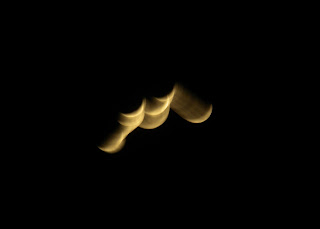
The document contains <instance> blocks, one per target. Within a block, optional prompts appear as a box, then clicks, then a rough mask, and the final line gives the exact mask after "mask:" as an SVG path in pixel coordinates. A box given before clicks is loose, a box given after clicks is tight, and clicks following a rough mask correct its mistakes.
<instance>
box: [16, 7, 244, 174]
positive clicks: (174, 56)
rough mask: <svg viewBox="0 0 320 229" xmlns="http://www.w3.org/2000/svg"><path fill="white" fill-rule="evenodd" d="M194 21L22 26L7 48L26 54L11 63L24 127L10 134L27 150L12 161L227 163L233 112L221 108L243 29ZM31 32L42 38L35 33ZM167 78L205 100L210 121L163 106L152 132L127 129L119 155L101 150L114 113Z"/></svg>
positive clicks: (154, 92)
mask: <svg viewBox="0 0 320 229" xmlns="http://www.w3.org/2000/svg"><path fill="white" fill-rule="evenodd" d="M220 16H223V14H222V13H221V14H220ZM193 19H195V17H194V18H193ZM193 19H190V20H187V21H181V20H180V22H179V20H176V23H171V22H170V21H167V22H166V23H164V22H162V23H159V22H158V24H154V23H151V22H150V23H149V22H148V20H144V22H145V23H137V24H134V23H133V22H131V21H125V22H121V23H120V22H118V26H115V24H112V23H111V24H112V25H114V26H111V24H110V23H109V24H110V27H108V29H105V30H102V29H101V23H100V24H99V23H89V24H88V23H87V24H86V23H83V24H81V23H78V24H77V23H75V24H69V23H66V22H63V23H62V22H60V23H61V24H60V25H61V26H60V27H59V26H58V27H57V26H53V24H54V25H57V23H59V21H55V22H54V23H53V24H52V22H43V23H44V24H41V22H39V23H40V25H39V26H40V27H41V30H40V29H39V28H40V27H39V26H38V27H37V26H35V28H31V27H30V28H29V29H28V30H26V31H24V32H23V34H24V37H25V38H26V40H25V42H24V43H23V44H22V45H21V46H18V43H17V46H15V47H16V49H17V50H18V51H21V52H22V53H24V54H26V53H31V55H27V56H26V55H24V56H21V57H19V58H21V60H24V61H22V64H21V65H19V68H16V69H18V70H17V72H19V74H21V73H23V74H25V73H26V72H27V73H28V75H30V77H27V78H24V79H22V81H19V84H18V85H17V88H16V90H17V91H19V90H20V89H21V91H25V93H24V95H26V96H23V95H21V98H20V99H21V101H22V102H21V101H20V102H21V103H22V104H23V108H25V110H28V111H29V112H28V113H26V114H24V116H23V117H20V118H19V120H20V122H21V123H23V124H21V126H23V127H24V126H25V127H24V128H21V129H22V130H21V133H20V132H19V136H24V138H22V140H21V139H20V138H18V137H17V140H16V141H17V142H19V141H26V144H28V145H31V146H30V147H29V148H30V149H31V150H32V153H31V154H29V155H25V154H23V153H22V152H19V153H18V154H20V153H21V154H22V155H23V156H22V159H21V160H22V161H23V160H24V159H23V158H25V159H26V160H31V161H35V162H39V163H37V164H38V165H41V166H43V167H44V168H45V167H51V166H53V167H55V166H57V168H58V167H60V168H65V169H68V168H70V169H71V170H72V169H80V170H81V169H86V168H94V169H96V168H102V169H103V168H106V167H108V166H113V165H114V164H117V163H120V164H121V165H130V166H135V165H136V166H138V167H139V166H142V165H150V167H152V166H155V167H157V166H173V167H174V166H187V165H190V164H193V163H198V166H199V168H200V167H201V168H206V167H210V166H211V163H213V164H216V165H217V166H218V165H220V166H221V165H226V164H227V160H226V158H227V157H228V155H227V154H225V149H226V147H227V148H228V147H230V144H233V143H230V140H229V139H230V137H227V136H228V134H230V131H229V129H230V128H231V126H232V124H230V123H232V122H233V121H230V120H227V119H226V114H228V115H229V116H230V115H231V117H232V118H233V119H234V117H235V115H236V114H235V112H234V113H232V114H231V113H230V112H225V108H227V107H229V108H230V106H231V105H230V104H228V102H229V101H230V97H231V96H230V95H229V93H228V92H227V91H228V90H230V87H231V86H229V85H234V84H235V82H237V81H233V79H234V78H236V77H237V74H238V72H239V71H241V69H242V68H244V67H243V63H244V62H243V61H239V60H241V58H242V60H243V58H245V57H244V55H242V54H243V53H244V52H242V51H243V49H244V46H242V45H239V43H241V42H240V41H241V39H242V38H241V37H242V35H241V34H243V33H244V32H243V31H244V30H243V29H242V27H241V26H239V25H237V22H236V20H234V19H235V18H230V17H226V16H223V17H218V16H216V15H213V16H212V17H211V16H210V14H208V15H202V16H201V17H197V20H193ZM216 19H217V20H216ZM92 20H93V22H98V20H96V19H94V18H93V19H92ZM95 20H96V21H95ZM67 22H68V21H67ZM132 23H133V24H132ZM80 24H81V26H80ZM109 24H108V25H109ZM122 24H124V25H126V29H125V28H124V27H121V26H120V25H122ZM160 25H166V26H160ZM111 27H112V28H111ZM26 34H27V35H26ZM36 34H40V35H41V36H40V35H39V36H36V39H34V37H35V35H36ZM236 36H237V39H235V37H236ZM26 44H28V45H26ZM176 81H179V82H181V83H182V84H184V85H186V86H187V87H188V88H189V89H190V90H191V91H193V92H194V93H196V94H197V95H199V96H200V97H201V98H203V99H204V100H206V101H207V102H210V103H212V105H213V112H212V115H211V117H210V118H209V120H207V121H206V122H204V123H202V124H191V123H188V122H187V121H185V120H183V119H182V118H180V117H179V116H177V115H176V114H175V113H174V112H172V111H171V112H170V115H169V118H168V120H167V121H166V122H165V123H164V124H163V125H162V126H160V127H159V128H157V129H154V130H143V129H139V128H138V129H136V130H135V131H134V132H132V133H131V134H130V135H129V136H128V138H127V143H126V145H125V147H124V149H123V150H122V151H121V152H119V153H117V154H115V155H108V154H106V153H104V152H102V151H100V150H99V149H98V148H97V144H98V142H99V141H100V140H101V139H102V138H103V137H104V136H105V135H106V134H107V133H109V131H110V129H112V126H113V125H114V123H115V122H116V115H117V114H118V112H120V111H130V110H132V109H134V108H135V106H136V104H138V103H139V101H141V98H142V97H145V96H159V95H164V94H165V93H167V92H168V91H169V90H170V87H172V85H173V84H174V82H176ZM25 85H30V86H29V87H25ZM226 85H228V86H226ZM21 91H19V92H21ZM30 129H31V130H32V131H31V133H30V132H28V131H29V130H30ZM29 138H31V139H32V140H29ZM23 139H28V140H23ZM234 147H235V145H234V144H233V145H232V147H231V149H232V150H234V149H235V148H234ZM229 153H230V150H229ZM233 153H234V152H232V155H233ZM236 159H237V157H236V158H235V159H233V160H236ZM229 168H230V167H229Z"/></svg>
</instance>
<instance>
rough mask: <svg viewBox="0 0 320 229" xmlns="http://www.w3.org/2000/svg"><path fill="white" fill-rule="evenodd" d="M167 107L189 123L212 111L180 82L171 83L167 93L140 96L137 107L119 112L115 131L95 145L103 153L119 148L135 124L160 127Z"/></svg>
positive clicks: (204, 119)
mask: <svg viewBox="0 0 320 229" xmlns="http://www.w3.org/2000/svg"><path fill="white" fill-rule="evenodd" d="M170 108H171V109H172V110H173V111H174V112H176V113H177V114H178V115H179V116H180V117H182V118H183V119H185V120H187V121H189V122H191V123H201V122H204V121H206V120H207V119H208V118H209V117H210V115H211V112H212V105H211V104H208V103H206V102H204V101H202V100H201V99H199V98H198V97H197V96H195V95H194V94H192V93H191V92H190V91H189V90H187V89H186V88H184V87H183V86H182V85H180V84H175V86H174V88H173V90H172V91H171V92H170V93H169V94H168V95H166V96H164V97H161V98H156V97H153V98H151V99H145V98H144V99H143V100H142V103H141V105H140V107H139V108H138V109H137V110H135V111H133V112H131V113H127V114H124V113H120V114H119V118H118V127H117V129H116V131H114V133H112V134H111V135H110V136H109V137H108V138H107V139H106V140H105V141H104V142H103V144H101V145H100V146H98V147H99V149H101V150H103V151H105V152H107V153H116V152H118V151H120V150H121V149H122V148H123V146H124V144H125V139H126V137H127V136H128V135H129V134H130V133H131V132H132V131H133V130H135V129H136V128H137V127H140V128H143V129H154V128H157V127H159V126H161V125H162V124H163V123H164V122H165V121H166V120H167V118H168V115H169V112H170V110H171V109H170Z"/></svg>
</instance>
